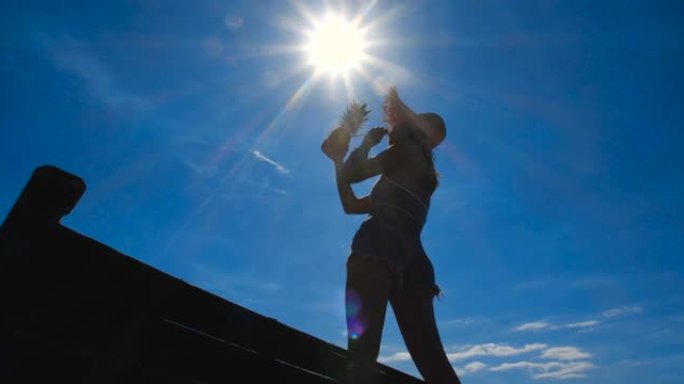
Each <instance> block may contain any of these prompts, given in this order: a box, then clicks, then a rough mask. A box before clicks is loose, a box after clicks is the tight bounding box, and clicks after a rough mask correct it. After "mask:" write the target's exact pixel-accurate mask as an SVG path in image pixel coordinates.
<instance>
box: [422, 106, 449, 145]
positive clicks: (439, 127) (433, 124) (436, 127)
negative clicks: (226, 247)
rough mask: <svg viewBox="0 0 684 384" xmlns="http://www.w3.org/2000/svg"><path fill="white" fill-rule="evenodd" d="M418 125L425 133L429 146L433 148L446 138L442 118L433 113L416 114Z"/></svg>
mask: <svg viewBox="0 0 684 384" xmlns="http://www.w3.org/2000/svg"><path fill="white" fill-rule="evenodd" d="M418 121H419V122H418V123H419V125H420V128H421V129H422V130H423V131H424V132H425V134H426V135H427V137H428V141H429V142H430V146H432V148H435V147H436V146H438V145H439V144H440V143H441V142H442V141H444V139H445V138H446V124H445V123H444V119H442V116H440V115H439V114H437V113H435V112H424V113H420V114H418Z"/></svg>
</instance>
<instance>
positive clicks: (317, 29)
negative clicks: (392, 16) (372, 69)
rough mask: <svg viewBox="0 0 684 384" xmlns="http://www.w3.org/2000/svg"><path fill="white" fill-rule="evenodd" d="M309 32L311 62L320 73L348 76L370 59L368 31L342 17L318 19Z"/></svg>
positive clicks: (308, 50)
mask: <svg viewBox="0 0 684 384" xmlns="http://www.w3.org/2000/svg"><path fill="white" fill-rule="evenodd" d="M308 35H309V41H308V43H307V44H306V46H305V50H306V52H307V54H308V60H309V64H310V65H313V66H314V67H315V69H316V71H317V72H319V73H320V72H323V73H331V74H341V75H343V76H346V75H347V74H348V73H349V70H351V69H359V67H360V65H361V62H362V61H363V60H364V59H365V58H366V53H365V51H364V49H365V47H366V45H367V43H366V39H365V36H364V31H363V30H362V29H361V28H359V26H358V25H356V24H355V23H354V22H350V21H347V20H345V19H344V18H343V17H342V16H335V15H328V16H326V17H325V18H324V19H322V20H320V21H317V22H316V23H315V25H314V29H313V30H312V31H310V32H309V33H308Z"/></svg>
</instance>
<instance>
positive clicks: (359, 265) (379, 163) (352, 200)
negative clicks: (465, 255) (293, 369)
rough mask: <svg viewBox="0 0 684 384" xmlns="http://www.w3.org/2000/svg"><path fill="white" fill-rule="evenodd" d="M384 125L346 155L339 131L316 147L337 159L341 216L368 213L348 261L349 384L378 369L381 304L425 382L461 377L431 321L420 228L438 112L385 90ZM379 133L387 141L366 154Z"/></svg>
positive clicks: (429, 272)
mask: <svg viewBox="0 0 684 384" xmlns="http://www.w3.org/2000/svg"><path fill="white" fill-rule="evenodd" d="M384 112H385V121H386V122H387V125H388V128H387V129H385V128H381V127H378V128H372V129H370V130H369V132H368V133H367V134H366V136H365V137H364V139H363V142H362V144H361V145H360V146H359V147H358V148H356V149H355V150H353V151H352V152H351V153H350V154H349V156H348V157H347V159H346V160H344V158H345V155H346V153H347V150H348V145H349V136H348V135H347V136H346V137H345V138H343V139H342V141H341V142H340V139H339V138H340V136H343V137H344V135H340V134H339V131H338V132H335V131H333V133H331V135H330V136H329V137H328V138H327V139H326V140H325V141H324V142H323V145H322V150H323V152H324V153H325V154H326V155H327V156H328V157H330V158H331V159H332V160H333V162H334V164H335V171H336V175H337V188H338V192H339V197H340V201H341V203H342V207H343V208H344V211H345V212H346V213H347V214H368V217H367V219H366V220H365V221H364V222H363V223H362V224H361V226H360V228H359V229H358V230H357V232H356V234H355V236H354V239H353V242H352V247H351V254H350V256H349V257H348V259H347V279H346V297H345V300H346V311H347V335H348V350H349V352H350V357H351V361H350V367H349V372H348V380H349V382H350V383H371V382H373V381H374V376H375V375H374V372H376V368H377V366H376V360H377V357H378V354H379V351H380V341H381V337H382V329H383V326H384V322H385V314H386V310H387V303H390V304H391V305H392V309H393V310H394V313H395V316H396V319H397V323H398V325H399V329H400V331H401V334H402V336H403V338H404V342H405V344H406V347H407V349H408V351H409V353H410V354H411V357H412V359H413V361H414V363H415V364H416V367H417V368H418V371H419V372H420V374H421V375H422V376H423V378H424V379H425V380H426V381H427V382H428V383H431V384H433V383H434V384H437V383H450V384H457V383H460V381H459V378H458V376H457V375H456V372H455V371H454V369H453V368H452V366H451V364H450V363H449V361H448V358H447V356H446V353H445V351H444V347H443V345H442V341H441V338H440V336H439V332H438V330H437V325H436V323H435V316H434V309H433V299H434V297H435V296H436V295H438V294H439V288H438V287H437V285H436V284H435V275H434V270H433V267H432V263H431V262H430V260H429V258H428V256H427V254H426V253H425V250H424V249H423V246H422V243H421V239H420V234H421V231H422V229H423V226H424V224H425V220H426V218H427V215H428V210H429V207H430V199H431V197H432V194H433V192H434V191H435V189H436V188H437V185H438V179H437V173H436V171H435V167H434V161H433V152H432V151H433V149H434V148H435V147H436V146H437V145H438V144H439V143H441V142H442V140H444V138H445V137H446V126H445V124H444V120H443V119H442V117H441V116H440V115H438V114H436V113H432V112H428V113H421V114H416V113H415V112H413V111H412V110H411V109H410V108H409V107H407V106H406V105H405V104H404V103H403V102H402V100H401V99H400V98H399V96H398V94H397V92H396V89H394V88H393V89H391V90H390V92H389V93H388V95H387V98H386V100H385V105H384ZM385 134H388V135H389V146H388V147H387V148H386V149H384V150H383V151H382V152H380V153H379V154H378V155H376V156H374V157H371V158H369V157H368V152H369V151H370V149H371V148H372V147H374V146H375V145H377V144H379V143H380V141H381V140H382V138H383V136H384V135H385ZM378 175H379V176H380V178H379V179H378V181H377V182H376V183H375V184H374V186H373V188H372V189H371V192H370V194H369V195H367V196H365V197H362V198H357V197H356V195H355V194H354V192H353V190H352V188H351V184H350V183H357V182H360V181H363V180H366V179H368V178H371V177H374V176H378Z"/></svg>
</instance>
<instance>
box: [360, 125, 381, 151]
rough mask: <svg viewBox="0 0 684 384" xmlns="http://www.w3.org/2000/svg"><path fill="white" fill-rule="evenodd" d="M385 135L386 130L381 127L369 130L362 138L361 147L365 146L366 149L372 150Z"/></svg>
mask: <svg viewBox="0 0 684 384" xmlns="http://www.w3.org/2000/svg"><path fill="white" fill-rule="evenodd" d="M386 134H387V129H385V128H383V127H375V128H371V129H370V130H369V131H368V133H366V136H364V138H363V145H364V146H366V147H367V148H372V147H374V146H376V145H378V144H379V143H380V142H381V141H382V138H383V137H384V136H385V135H386Z"/></svg>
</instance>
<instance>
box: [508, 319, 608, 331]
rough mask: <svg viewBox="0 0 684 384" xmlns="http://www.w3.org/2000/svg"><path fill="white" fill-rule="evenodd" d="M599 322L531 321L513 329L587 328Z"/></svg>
mask: <svg viewBox="0 0 684 384" xmlns="http://www.w3.org/2000/svg"><path fill="white" fill-rule="evenodd" d="M600 323H601V322H600V321H599V320H587V321H580V322H576V323H567V324H562V325H555V324H551V323H548V322H546V321H533V322H531V323H525V324H523V325H520V326H517V327H515V328H513V330H514V331H516V332H523V331H541V330H545V329H548V330H558V329H566V328H569V329H576V328H589V327H593V326H596V325H598V324H600Z"/></svg>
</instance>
